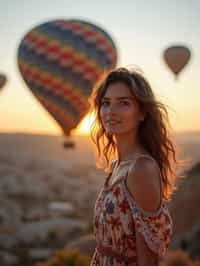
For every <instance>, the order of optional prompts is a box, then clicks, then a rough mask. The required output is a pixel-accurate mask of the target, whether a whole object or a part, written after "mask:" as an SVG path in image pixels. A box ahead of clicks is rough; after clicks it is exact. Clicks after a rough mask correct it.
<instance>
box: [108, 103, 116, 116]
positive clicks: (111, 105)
mask: <svg viewBox="0 0 200 266" xmlns="http://www.w3.org/2000/svg"><path fill="white" fill-rule="evenodd" d="M116 111H117V109H116V106H115V105H114V104H110V106H109V108H108V113H109V114H114V113H116Z"/></svg>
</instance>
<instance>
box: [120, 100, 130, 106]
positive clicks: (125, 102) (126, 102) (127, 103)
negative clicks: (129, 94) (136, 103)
mask: <svg viewBox="0 0 200 266" xmlns="http://www.w3.org/2000/svg"><path fill="white" fill-rule="evenodd" d="M120 104H121V105H129V104H130V103H129V102H128V101H121V102H120Z"/></svg>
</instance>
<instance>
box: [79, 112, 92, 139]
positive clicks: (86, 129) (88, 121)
mask: <svg viewBox="0 0 200 266" xmlns="http://www.w3.org/2000/svg"><path fill="white" fill-rule="evenodd" d="M94 119H95V116H94V113H93V112H90V113H88V114H87V115H86V116H85V117H84V118H83V119H82V120H81V122H80V123H79V125H78V126H77V128H76V129H75V131H74V134H75V135H89V133H90V128H91V126H92V123H93V122H94Z"/></svg>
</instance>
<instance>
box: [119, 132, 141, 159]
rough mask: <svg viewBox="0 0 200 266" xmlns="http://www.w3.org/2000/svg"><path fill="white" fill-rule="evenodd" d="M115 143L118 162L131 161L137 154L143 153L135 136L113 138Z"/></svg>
mask: <svg viewBox="0 0 200 266" xmlns="http://www.w3.org/2000/svg"><path fill="white" fill-rule="evenodd" d="M115 141H116V147H117V154H118V160H119V162H120V161H126V160H132V159H134V158H135V157H136V156H137V155H138V154H141V153H145V150H144V148H143V147H142V145H141V144H140V143H139V141H138V138H137V137H136V136H133V135H131V136H124V137H122V136H115Z"/></svg>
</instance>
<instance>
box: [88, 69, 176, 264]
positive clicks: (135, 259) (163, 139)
mask: <svg viewBox="0 0 200 266" xmlns="http://www.w3.org/2000/svg"><path fill="white" fill-rule="evenodd" d="M91 98H92V102H93V108H94V109H95V110H96V120H95V123H94V127H93V129H92V132H91V133H92V139H93V141H94V142H95V144H96V147H97V151H98V159H99V161H101V159H103V162H104V169H105V170H106V171H107V170H109V175H108V177H107V179H106V180H105V183H104V186H103V188H102V189H101V191H100V193H99V195H98V197H97V200H96V203H95V208H94V236H95V239H96V243H97V246H96V249H95V253H94V255H93V258H92V261H91V265H92V266H95V265H100V266H104V265H106V266H109V265H114V266H119V265H121V266H125V265H130V266H141V265H142V266H156V265H158V263H159V259H160V258H162V257H163V256H164V255H165V254H166V251H167V249H168V246H169V242H170V238H171V235H172V220H171V217H170V214H169V212H168V209H167V201H169V199H170V196H171V194H172V191H173V190H174V188H175V181H176V175H175V172H174V168H173V165H174V163H176V162H177V161H176V154H175V147H174V145H173V143H172V141H171V140H170V138H169V129H168V116H167V110H166V108H165V106H164V105H163V104H162V103H160V102H158V101H157V100H156V99H155V96H154V94H153V92H152V89H151V87H150V85H149V83H148V82H147V80H146V79H145V78H144V77H143V76H142V75H141V74H140V73H139V72H137V71H132V72H131V71H129V70H127V69H125V68H119V69H116V70H113V71H111V72H110V73H109V74H107V75H106V77H104V79H103V80H102V81H101V82H100V84H98V86H97V87H96V88H95V90H94V92H93V95H92V97H91Z"/></svg>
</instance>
